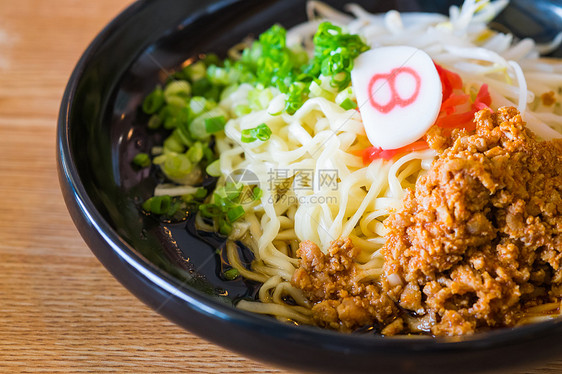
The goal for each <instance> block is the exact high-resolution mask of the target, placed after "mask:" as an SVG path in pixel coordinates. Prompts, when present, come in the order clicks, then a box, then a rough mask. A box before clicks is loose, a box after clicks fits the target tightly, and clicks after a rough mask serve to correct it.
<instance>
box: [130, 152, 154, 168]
mask: <svg viewBox="0 0 562 374" xmlns="http://www.w3.org/2000/svg"><path fill="white" fill-rule="evenodd" d="M133 164H135V165H137V166H140V167H141V168H145V167H147V166H150V156H149V155H148V154H146V153H138V154H137V155H136V156H135V157H134V158H133Z"/></svg>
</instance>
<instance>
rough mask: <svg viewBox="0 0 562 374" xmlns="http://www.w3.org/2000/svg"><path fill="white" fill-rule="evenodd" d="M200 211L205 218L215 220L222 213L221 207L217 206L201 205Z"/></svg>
mask: <svg viewBox="0 0 562 374" xmlns="http://www.w3.org/2000/svg"><path fill="white" fill-rule="evenodd" d="M199 211H200V212H201V215H202V216H203V217H207V218H215V217H218V216H219V215H220V214H221V213H222V211H221V209H220V207H218V206H216V205H215V204H201V205H199Z"/></svg>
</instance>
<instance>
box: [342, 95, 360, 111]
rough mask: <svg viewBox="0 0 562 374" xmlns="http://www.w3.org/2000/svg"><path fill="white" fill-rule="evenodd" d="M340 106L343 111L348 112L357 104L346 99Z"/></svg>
mask: <svg viewBox="0 0 562 374" xmlns="http://www.w3.org/2000/svg"><path fill="white" fill-rule="evenodd" d="M340 106H341V107H342V108H343V109H345V110H350V109H355V108H357V103H356V102H355V101H353V100H351V99H350V98H347V99H345V100H344V101H343V102H342V103H341V104H340Z"/></svg>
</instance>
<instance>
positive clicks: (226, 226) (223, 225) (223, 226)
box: [219, 217, 232, 235]
mask: <svg viewBox="0 0 562 374" xmlns="http://www.w3.org/2000/svg"><path fill="white" fill-rule="evenodd" d="M219 232H220V233H221V234H223V235H228V234H230V233H231V232H232V225H231V224H230V222H228V221H227V220H226V219H224V218H222V217H220V218H219Z"/></svg>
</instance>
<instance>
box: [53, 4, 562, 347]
mask: <svg viewBox="0 0 562 374" xmlns="http://www.w3.org/2000/svg"><path fill="white" fill-rule="evenodd" d="M240 1H243V0H227V1H224V3H226V4H233V3H237V2H240ZM150 3H153V0H137V1H135V2H134V3H132V4H131V5H129V6H128V7H126V8H125V9H123V10H122V11H121V12H120V13H119V14H118V15H117V16H115V17H114V18H113V19H112V21H110V23H108V24H107V25H106V26H105V27H104V28H103V29H102V30H101V31H100V32H99V33H98V34H97V35H96V37H95V38H94V39H93V41H92V42H91V43H90V44H89V45H88V47H87V48H86V50H85V51H84V52H83V54H82V55H81V57H80V59H79V60H78V62H77V64H76V66H75V68H74V69H73V71H72V74H71V76H70V78H69V81H68V84H67V86H66V88H65V91H64V94H63V97H62V101H61V106H60V111H59V117H58V124H57V127H58V128H57V164H58V170H59V178H60V184H61V187H62V185H63V184H64V185H65V186H66V187H67V188H68V189H69V190H70V191H71V192H72V196H71V197H70V198H69V199H71V200H72V201H74V202H75V203H76V204H77V205H78V207H79V210H80V214H81V215H82V217H83V219H85V220H86V221H87V222H88V223H89V225H90V226H92V227H94V228H95V230H96V231H97V232H98V233H99V234H100V235H101V236H102V237H103V240H104V241H105V242H106V244H107V245H108V246H109V247H108V249H110V250H111V251H113V252H114V253H115V254H116V255H117V256H118V257H119V258H120V259H121V260H123V261H124V262H126V263H127V264H128V265H130V266H131V267H132V268H134V269H135V270H136V271H137V272H138V274H140V276H142V277H144V278H145V280H147V281H149V282H151V283H152V284H154V285H155V286H156V287H158V289H159V290H160V291H162V292H164V293H165V294H166V295H168V297H170V298H177V299H179V300H181V301H182V302H184V303H186V304H187V305H189V306H191V307H192V308H194V309H195V310H196V311H197V312H199V313H202V314H204V315H206V316H207V317H210V318H213V319H222V320H228V321H231V322H233V323H236V324H239V325H243V326H245V327H246V328H250V329H255V330H261V331H268V330H269V331H270V332H271V333H275V334H280V335H281V336H285V337H288V338H290V339H292V340H301V341H304V342H313V341H318V340H320V341H324V342H326V343H327V344H329V345H330V346H333V347H335V349H336V350H337V351H343V350H344V349H345V347H346V346H347V347H354V348H361V349H365V350H372V349H375V348H376V349H378V350H379V351H380V350H382V351H397V350H399V351H400V352H401V353H408V351H416V352H419V351H422V352H423V351H443V352H451V351H467V350H483V349H488V348H490V347H495V346H500V345H509V344H511V343H513V342H514V341H517V342H521V341H524V340H532V339H534V338H536V337H537V336H539V335H542V334H544V333H546V332H548V331H553V330H557V329H560V328H561V327H562V318H557V319H552V320H547V321H542V322H537V323H533V324H529V325H524V326H517V327H514V328H501V329H497V330H491V331H484V332H479V333H476V334H474V335H470V336H463V337H460V338H459V337H429V336H428V337H424V338H420V339H411V338H407V337H404V336H395V337H384V336H382V335H373V334H345V333H340V332H336V331H332V330H327V329H321V328H317V327H313V326H304V325H303V326H294V325H291V324H288V323H283V322H280V321H277V320H276V319H274V318H271V317H267V316H262V315H259V314H254V313H250V312H246V311H243V310H240V309H237V308H235V307H232V306H230V305H226V304H222V303H220V302H217V301H215V300H213V299H212V298H210V297H209V296H207V295H205V294H204V293H202V292H200V291H198V290H196V289H194V288H192V287H190V286H189V285H186V284H184V283H182V282H181V281H180V280H178V279H176V278H174V277H173V276H171V275H170V274H168V273H166V272H165V271H164V270H162V269H160V268H158V267H156V266H155V265H154V264H152V263H151V262H149V261H148V260H147V259H146V258H144V256H142V255H141V254H140V253H139V252H138V251H137V250H135V249H134V248H133V247H132V246H131V245H130V244H128V243H127V242H126V241H125V240H124V239H123V238H121V237H120V236H119V234H118V233H117V232H116V230H115V229H114V228H113V227H111V225H110V224H109V223H108V222H107V221H106V220H105V219H104V218H103V216H102V214H101V213H100V212H99V210H98V209H97V208H96V206H95V204H94V203H93V201H92V200H91V199H90V197H89V196H88V194H87V192H86V189H85V187H84V185H83V184H82V182H81V180H80V177H79V172H78V169H77V166H76V164H75V158H74V155H73V151H72V148H71V145H70V141H69V140H70V138H69V130H70V127H71V124H70V112H71V109H72V107H73V106H74V99H75V95H76V91H77V86H78V83H79V82H80V80H81V78H82V77H83V74H84V72H85V70H86V67H87V65H88V60H89V59H90V58H91V57H92V56H93V55H94V54H95V53H97V51H98V50H99V49H100V47H101V46H103V44H104V43H105V42H106V41H107V40H108V38H109V37H110V36H111V34H112V33H113V32H115V31H116V30H117V29H118V28H119V27H120V25H121V24H122V23H123V21H124V20H126V19H128V18H129V17H132V16H134V15H135V14H137V13H138V12H140V11H142V10H143V9H144V8H145V7H146V6H148V5H149V4H150ZM213 9H214V10H216V9H217V8H216V6H215V7H214V8H213ZM63 189H64V188H63ZM65 201H66V198H65ZM68 205H69V203H68V201H67V206H68ZM69 209H70V208H69ZM72 218H73V220H74V222H75V224H77V222H76V219H75V217H74V216H73V217H72ZM82 236H83V235H82ZM92 251H93V252H94V250H93V249H92ZM94 253H95V252H94ZM104 266H105V264H104ZM114 276H115V274H114ZM137 276H138V275H137ZM116 278H117V279H118V280H119V281H120V282H122V281H121V279H119V277H117V276H116ZM135 296H137V297H139V295H138V294H135ZM156 311H158V312H159V313H161V311H160V310H156ZM164 315H165V314H164ZM165 316H166V315H165ZM166 317H168V316H166ZM168 318H169V317H168ZM215 343H217V344H220V342H215Z"/></svg>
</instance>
